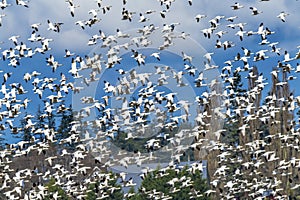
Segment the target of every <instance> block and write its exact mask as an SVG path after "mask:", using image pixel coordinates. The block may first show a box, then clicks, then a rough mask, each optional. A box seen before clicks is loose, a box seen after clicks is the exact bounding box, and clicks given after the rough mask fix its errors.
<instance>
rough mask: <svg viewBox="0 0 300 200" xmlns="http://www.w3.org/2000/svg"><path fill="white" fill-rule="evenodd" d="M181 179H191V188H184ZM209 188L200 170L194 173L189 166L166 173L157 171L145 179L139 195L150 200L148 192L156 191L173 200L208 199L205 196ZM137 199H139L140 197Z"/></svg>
mask: <svg viewBox="0 0 300 200" xmlns="http://www.w3.org/2000/svg"><path fill="white" fill-rule="evenodd" d="M164 170H165V169H164ZM160 174H163V176H160ZM158 177H159V178H158ZM175 179H176V180H178V181H175V182H174V185H172V184H171V182H172V180H175ZM180 179H181V180H187V179H190V180H191V181H190V183H191V186H187V187H182V182H183V181H179V180H180ZM208 188H209V186H208V184H207V182H206V180H205V179H203V178H202V173H201V172H200V171H199V170H198V169H196V170H195V171H194V172H193V173H192V172H191V171H190V170H189V168H188V167H187V166H186V167H184V168H182V169H170V168H169V169H166V170H165V172H163V171H161V170H160V169H156V170H154V171H152V172H150V173H148V175H147V176H146V177H145V178H144V180H143V182H142V185H141V187H140V189H139V195H140V197H142V199H149V198H150V197H149V196H148V194H149V193H148V192H150V191H154V190H155V191H156V192H157V193H159V192H161V193H163V195H164V196H165V197H171V199H177V200H181V199H191V198H193V199H208V197H206V196H205V194H204V193H205V191H207V190H208ZM151 193H152V192H150V194H151ZM202 195H203V196H202ZM196 196H197V197H196ZM136 198H137V199H139V196H137V197H136Z"/></svg>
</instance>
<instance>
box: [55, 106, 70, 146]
mask: <svg viewBox="0 0 300 200" xmlns="http://www.w3.org/2000/svg"><path fill="white" fill-rule="evenodd" d="M60 114H61V119H60V124H59V126H58V128H57V134H56V138H57V139H58V140H61V139H65V138H67V137H68V136H69V135H70V131H71V128H72V125H71V123H72V122H73V120H74V116H73V111H72V108H71V106H70V107H69V108H67V109H64V110H62V111H61V113H60Z"/></svg>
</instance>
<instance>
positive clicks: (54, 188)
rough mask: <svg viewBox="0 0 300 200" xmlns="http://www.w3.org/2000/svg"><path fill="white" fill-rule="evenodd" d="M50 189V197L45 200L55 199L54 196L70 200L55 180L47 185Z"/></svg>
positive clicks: (61, 199)
mask: <svg viewBox="0 0 300 200" xmlns="http://www.w3.org/2000/svg"><path fill="white" fill-rule="evenodd" d="M46 187H47V188H48V195H47V196H46V197H45V198H44V199H45V200H50V199H54V197H53V196H54V195H58V199H60V200H69V199H70V198H69V197H68V195H67V194H66V192H65V191H64V190H63V189H62V188H61V187H60V186H59V185H57V184H55V179H54V178H51V179H50V181H49V182H48V183H47V184H46Z"/></svg>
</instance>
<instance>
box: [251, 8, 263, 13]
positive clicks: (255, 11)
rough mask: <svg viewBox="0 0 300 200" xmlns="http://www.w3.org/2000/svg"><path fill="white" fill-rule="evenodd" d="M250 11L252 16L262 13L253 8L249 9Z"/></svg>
mask: <svg viewBox="0 0 300 200" xmlns="http://www.w3.org/2000/svg"><path fill="white" fill-rule="evenodd" d="M250 10H252V15H258V14H260V13H262V11H259V10H258V9H257V8H255V7H250Z"/></svg>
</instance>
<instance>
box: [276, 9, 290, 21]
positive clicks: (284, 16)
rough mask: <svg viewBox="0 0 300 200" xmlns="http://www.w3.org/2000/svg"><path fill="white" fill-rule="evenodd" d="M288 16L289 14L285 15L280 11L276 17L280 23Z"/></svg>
mask: <svg viewBox="0 0 300 200" xmlns="http://www.w3.org/2000/svg"><path fill="white" fill-rule="evenodd" d="M288 15H289V13H285V12H284V11H282V12H281V13H280V14H279V15H277V17H278V18H279V19H280V20H281V21H282V22H285V20H286V19H285V18H286V17H287V16H288Z"/></svg>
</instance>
